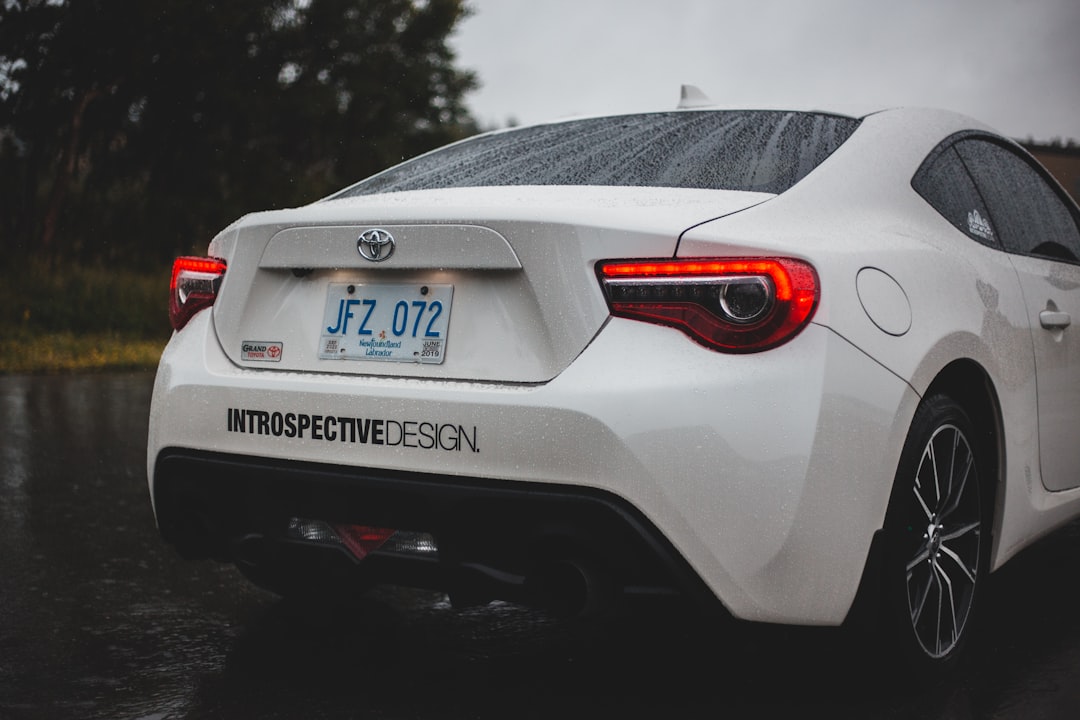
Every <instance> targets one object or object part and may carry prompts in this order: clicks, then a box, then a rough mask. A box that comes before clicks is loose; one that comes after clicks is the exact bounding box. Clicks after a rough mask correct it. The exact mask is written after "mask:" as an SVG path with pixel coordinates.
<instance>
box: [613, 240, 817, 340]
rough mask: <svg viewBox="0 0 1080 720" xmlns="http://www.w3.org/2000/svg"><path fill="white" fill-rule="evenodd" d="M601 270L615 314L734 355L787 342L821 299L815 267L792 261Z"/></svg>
mask: <svg viewBox="0 0 1080 720" xmlns="http://www.w3.org/2000/svg"><path fill="white" fill-rule="evenodd" d="M597 271H598V273H599V275H600V282H601V284H602V285H603V288H604V294H605V295H606V296H607V301H608V305H609V307H610V308H611V312H612V314H613V315H617V316H619V317H625V318H632V319H634V320H643V321H645V322H651V323H657V324H660V325H669V326H671V327H674V328H678V329H679V330H681V331H683V332H684V333H686V334H687V335H689V336H690V337H691V338H693V339H694V340H696V341H697V342H699V343H701V344H702V345H704V346H706V347H708V348H712V349H714V350H719V351H721V352H728V353H748V352H759V351H761V350H768V349H769V348H773V347H776V346H777V345H780V344H782V343H785V342H787V341H788V340H790V339H791V338H793V337H794V336H795V335H797V334H798V333H799V331H800V330H802V328H803V327H805V326H806V324H807V323H808V322H810V318H811V317H813V314H814V310H815V308H816V307H817V302H818V297H819V295H820V288H819V286H818V276H817V273H816V272H815V271H814V268H813V266H811V265H810V264H809V263H807V262H804V261H802V260H794V259H791V258H715V259H714V258H697V259H693V260H646V261H642V260H627V261H608V262H601V263H600V264H599V266H598V267H597Z"/></svg>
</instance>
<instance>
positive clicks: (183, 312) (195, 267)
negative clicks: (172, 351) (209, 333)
mask: <svg viewBox="0 0 1080 720" xmlns="http://www.w3.org/2000/svg"><path fill="white" fill-rule="evenodd" d="M224 276H225V262H224V261H222V260H217V259H216V258H197V257H181V258H176V260H175V261H174V262H173V269H172V281H171V282H170V283H169V320H170V322H172V326H173V329H174V330H179V329H180V328H182V327H184V326H185V325H187V322H188V320H190V319H191V317H192V316H193V315H194V314H195V313H197V312H199V311H200V310H202V309H203V308H208V307H210V306H211V305H213V304H214V300H215V299H216V298H217V292H218V288H219V287H221V278H222V277H224Z"/></svg>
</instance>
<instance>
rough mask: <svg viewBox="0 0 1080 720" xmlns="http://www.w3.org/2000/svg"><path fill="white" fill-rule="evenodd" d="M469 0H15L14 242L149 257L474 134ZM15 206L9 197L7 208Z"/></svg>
mask: <svg viewBox="0 0 1080 720" xmlns="http://www.w3.org/2000/svg"><path fill="white" fill-rule="evenodd" d="M465 12H466V10H465V8H464V6H463V0H428V1H427V2H423V1H421V0H271V1H270V2H262V3H255V2H230V3H220V4H212V3H189V2H182V1H181V0H155V2H152V3H141V2H125V1H124V0H66V1H64V0H53V1H50V2H41V1H38V2H34V1H33V0H23V1H22V2H20V1H18V0H4V4H3V5H2V6H0V192H2V193H3V195H2V197H4V198H5V201H4V202H3V203H2V204H0V249H2V250H3V255H4V257H6V258H10V257H15V256H18V255H21V254H27V253H40V254H46V255H49V256H57V255H64V256H72V255H74V256H75V257H79V258H83V259H105V260H110V261H116V260H128V261H142V262H149V261H155V260H160V259H163V258H165V257H168V256H171V255H173V254H175V253H178V252H188V251H190V250H191V249H192V248H193V247H196V246H199V245H202V244H204V243H205V242H206V241H207V240H208V239H209V237H210V235H212V234H213V233H214V232H215V231H216V230H218V229H220V228H221V227H223V226H224V225H225V224H226V223H228V222H229V221H231V220H233V219H235V218H236V217H237V216H239V215H240V214H242V213H244V212H248V211H250V210H255V209H261V208H265V207H280V206H285V205H295V204H301V203H305V202H310V201H312V200H315V199H317V198H319V197H321V196H323V195H325V194H327V193H329V192H331V191H332V190H335V189H337V188H338V187H341V186H343V185H345V184H347V183H348V182H351V181H354V180H358V179H360V178H362V177H364V176H366V175H368V174H370V173H372V172H374V171H377V170H379V169H382V168H384V167H387V166H389V165H391V164H393V163H395V162H398V161H400V160H401V159H403V158H406V157H409V156H412V155H415V154H418V153H420V152H423V151H425V150H428V149H430V148H432V147H435V146H437V145H440V144H444V143H445V142H448V141H450V140H454V139H457V138H460V137H464V136H465V135H467V134H469V133H471V132H474V131H475V126H474V124H473V122H472V120H471V118H470V117H469V115H468V113H467V111H466V110H465V108H464V105H463V98H464V96H465V94H466V93H467V92H468V91H469V90H470V89H471V88H472V87H473V86H474V84H475V80H474V77H473V75H472V74H471V73H468V72H464V71H461V70H458V69H456V68H455V67H454V64H453V63H454V56H453V53H452V51H451V50H450V48H449V47H448V45H447V38H448V36H449V35H450V33H451V32H452V31H453V29H454V27H455V26H456V24H457V23H458V22H459V21H460V20H461V19H462V17H463V16H464V15H465ZM8 199H10V202H9V201H8Z"/></svg>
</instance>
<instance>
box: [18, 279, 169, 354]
mask: <svg viewBox="0 0 1080 720" xmlns="http://www.w3.org/2000/svg"><path fill="white" fill-rule="evenodd" d="M168 288H169V271H168V269H163V270H156V271H150V272H146V271H135V270H128V269H119V268H106V267H98V266H92V267H82V266H77V265H74V264H66V265H60V266H55V265H48V264H46V263H44V262H41V261H36V260H30V261H26V262H21V263H11V264H10V265H5V266H4V267H3V268H0V374H3V373H37V372H78V371H88V370H108V369H132V368H153V367H155V366H156V365H157V361H158V358H159V357H160V356H161V351H162V349H163V348H164V347H165V343H166V342H167V341H168V338H169V333H170V332H171V328H170V327H169V318H168V309H167V308H168Z"/></svg>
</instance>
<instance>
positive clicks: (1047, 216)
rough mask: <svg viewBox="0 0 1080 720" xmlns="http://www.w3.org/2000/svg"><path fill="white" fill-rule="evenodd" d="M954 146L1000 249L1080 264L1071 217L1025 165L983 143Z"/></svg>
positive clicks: (1079, 235)
mask: <svg viewBox="0 0 1080 720" xmlns="http://www.w3.org/2000/svg"><path fill="white" fill-rule="evenodd" d="M955 147H956V150H957V152H958V153H959V155H960V157H961V158H962V159H963V161H964V164H965V165H966V166H967V169H968V171H969V172H970V173H971V175H972V177H973V178H974V179H975V184H976V186H978V188H979V192H980V193H981V194H982V196H983V198H984V199H985V200H986V204H987V206H988V208H989V210H990V217H991V219H992V221H993V222H994V224H995V226H996V227H997V229H998V232H999V233H1000V236H1001V238H1000V239H1001V243H1002V245H1004V246H1005V249H1006V250H1008V251H1009V252H1014V253H1020V254H1023V255H1039V256H1042V257H1048V258H1053V259H1056V260H1065V261H1068V262H1080V229H1078V228H1077V224H1076V218H1075V217H1074V216H1073V213H1072V211H1071V210H1070V209H1069V206H1068V205H1066V204H1065V202H1064V201H1063V200H1062V199H1061V198H1060V197H1059V196H1058V194H1057V192H1055V190H1054V188H1053V187H1051V186H1050V185H1049V183H1047V182H1046V180H1044V179H1043V177H1042V176H1041V175H1040V174H1039V172H1038V171H1037V170H1035V168H1033V167H1032V166H1031V165H1030V164H1028V161H1027V160H1025V159H1024V158H1022V157H1020V156H1019V155H1017V154H1016V153H1014V152H1012V151H1011V150H1008V149H1006V148H1005V147H1003V146H1001V145H998V144H996V143H993V142H989V141H987V140H979V139H974V138H973V139H969V140H961V141H960V142H958V143H957V144H956V145H955Z"/></svg>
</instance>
